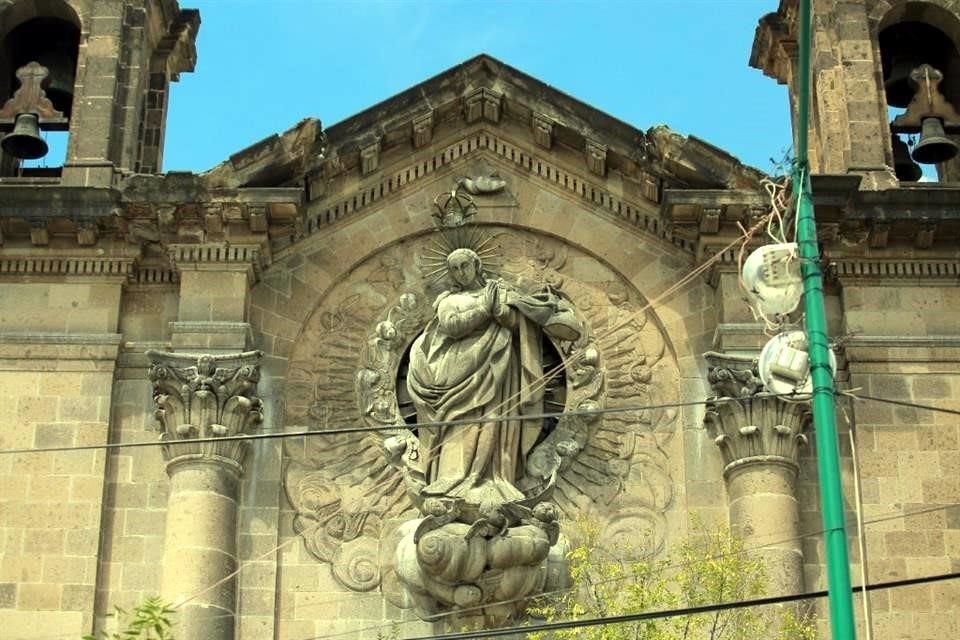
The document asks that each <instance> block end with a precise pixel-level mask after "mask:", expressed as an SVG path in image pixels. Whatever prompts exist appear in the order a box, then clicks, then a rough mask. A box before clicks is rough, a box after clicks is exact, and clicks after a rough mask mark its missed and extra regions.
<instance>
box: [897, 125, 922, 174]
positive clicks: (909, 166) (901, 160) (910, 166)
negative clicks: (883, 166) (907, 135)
mask: <svg viewBox="0 0 960 640" xmlns="http://www.w3.org/2000/svg"><path fill="white" fill-rule="evenodd" d="M892 141H893V171H894V173H896V174H897V180H900V181H901V182H916V181H917V180H919V179H920V176H922V175H923V171H922V170H921V169H920V166H919V165H918V164H917V163H915V162H914V161H913V160H911V159H910V149H908V148H907V143H906V142H904V141H903V140H901V139H900V136H898V135H896V134H894V135H893V140H892Z"/></svg>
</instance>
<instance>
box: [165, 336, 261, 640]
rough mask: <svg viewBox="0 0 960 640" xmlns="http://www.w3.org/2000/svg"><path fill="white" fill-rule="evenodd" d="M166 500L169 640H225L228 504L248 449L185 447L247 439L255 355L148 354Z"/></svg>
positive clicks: (229, 626)
mask: <svg viewBox="0 0 960 640" xmlns="http://www.w3.org/2000/svg"><path fill="white" fill-rule="evenodd" d="M147 356H148V357H149V359H150V361H151V363H152V366H151V368H150V372H149V377H150V380H151V381H152V382H153V390H154V401H155V403H156V417H157V420H158V421H159V422H160V426H161V428H162V430H163V433H162V435H161V438H162V439H163V440H164V441H165V442H166V445H165V446H164V447H163V456H164V459H165V460H166V461H167V474H168V475H169V477H170V495H169V499H168V503H167V520H166V532H165V536H166V539H165V543H164V555H163V578H162V581H161V593H162V595H163V597H164V599H166V600H167V601H170V602H173V603H174V604H176V605H178V610H179V612H180V613H179V616H178V628H179V629H180V630H179V631H178V634H182V635H183V637H185V638H204V639H205V640H230V639H232V638H233V637H234V628H235V619H234V618H235V615H236V610H237V595H236V580H235V577H234V575H233V574H234V572H235V571H236V567H237V501H238V497H239V485H240V481H241V480H242V477H243V462H244V458H245V456H246V453H247V448H248V443H247V442H242V441H235V440H225V441H214V442H201V443H197V442H191V440H194V439H198V438H223V437H227V436H234V435H240V434H245V433H251V432H252V431H253V430H254V429H255V428H256V426H257V425H258V424H259V423H260V422H261V421H262V420H263V414H262V412H261V402H260V399H259V398H257V397H256V395H254V393H255V390H256V384H257V382H258V380H259V379H260V367H259V361H260V358H261V356H262V354H261V353H260V352H259V351H252V352H247V353H239V354H232V355H227V356H210V355H200V356H195V355H186V354H179V353H164V352H158V351H148V352H147Z"/></svg>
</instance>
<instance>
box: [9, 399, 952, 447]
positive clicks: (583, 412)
mask: <svg viewBox="0 0 960 640" xmlns="http://www.w3.org/2000/svg"><path fill="white" fill-rule="evenodd" d="M834 393H835V394H836V395H837V396H840V397H846V398H850V399H854V400H866V401H871V402H882V403H886V404H893V405H897V406H901V407H911V408H914V409H924V410H926V411H934V412H938V413H946V414H950V415H960V410H957V409H949V408H947V407H937V406H934V405H929V404H919V403H916V402H909V401H907V400H892V399H889V398H878V397H876V396H869V395H864V394H860V393H854V392H851V391H842V390H836V391H834ZM765 395H766V396H767V397H776V398H781V399H783V400H788V401H798V400H799V401H807V400H808V399H809V395H810V394H805V393H804V394H798V393H770V394H765ZM753 397H754V396H738V397H733V398H731V397H723V398H711V399H706V400H689V401H686V402H663V403H659V404H649V405H630V406H626V407H607V408H601V409H573V410H571V411H558V412H547V413H538V414H531V415H511V416H493V417H489V418H483V419H482V420H480V421H482V422H506V421H510V420H544V419H549V418H560V417H563V416H599V415H605V414H610V413H626V412H631V411H644V410H650V409H670V408H681V407H692V406H699V405H711V404H712V405H716V404H725V403H728V402H741V401H745V400H750V399H752V398H753ZM477 422H478V419H477V418H461V419H457V420H440V421H437V422H418V423H415V424H409V425H385V426H380V427H371V426H364V427H340V428H336V429H324V430H311V429H308V430H299V431H270V432H266V433H252V434H237V435H233V436H221V437H208V438H188V439H183V440H149V441H145V442H106V443H101V444H86V445H65V446H61V447H25V448H19V449H0V455H22V454H30V453H54V452H63V451H92V450H99V449H132V448H142V447H163V446H174V445H187V444H204V443H211V442H230V441H233V440H239V441H256V440H272V439H277V438H294V437H316V436H334V435H344V434H351V433H391V432H396V431H399V430H404V429H434V428H441V427H456V426H462V425H469V424H476V423H477Z"/></svg>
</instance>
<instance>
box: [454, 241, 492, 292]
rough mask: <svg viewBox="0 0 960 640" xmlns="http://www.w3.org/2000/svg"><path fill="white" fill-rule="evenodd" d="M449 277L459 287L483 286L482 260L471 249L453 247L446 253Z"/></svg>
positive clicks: (484, 282) (484, 281)
mask: <svg viewBox="0 0 960 640" xmlns="http://www.w3.org/2000/svg"><path fill="white" fill-rule="evenodd" d="M447 270H448V271H449V272H450V277H451V278H453V281H454V282H456V283H457V284H458V285H459V286H461V287H475V286H483V285H484V284H486V280H485V279H484V277H483V262H482V261H481V260H480V256H478V255H477V252H476V251H474V250H473V249H466V248H462V249H454V250H453V251H451V252H450V253H449V254H448V255H447Z"/></svg>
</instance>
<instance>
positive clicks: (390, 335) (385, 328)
mask: <svg viewBox="0 0 960 640" xmlns="http://www.w3.org/2000/svg"><path fill="white" fill-rule="evenodd" d="M377 337H379V338H380V339H381V340H385V341H387V342H391V341H392V340H393V339H394V338H396V337H397V328H396V326H394V324H393V323H392V322H390V321H389V320H384V321H383V322H379V323H377Z"/></svg>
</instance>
